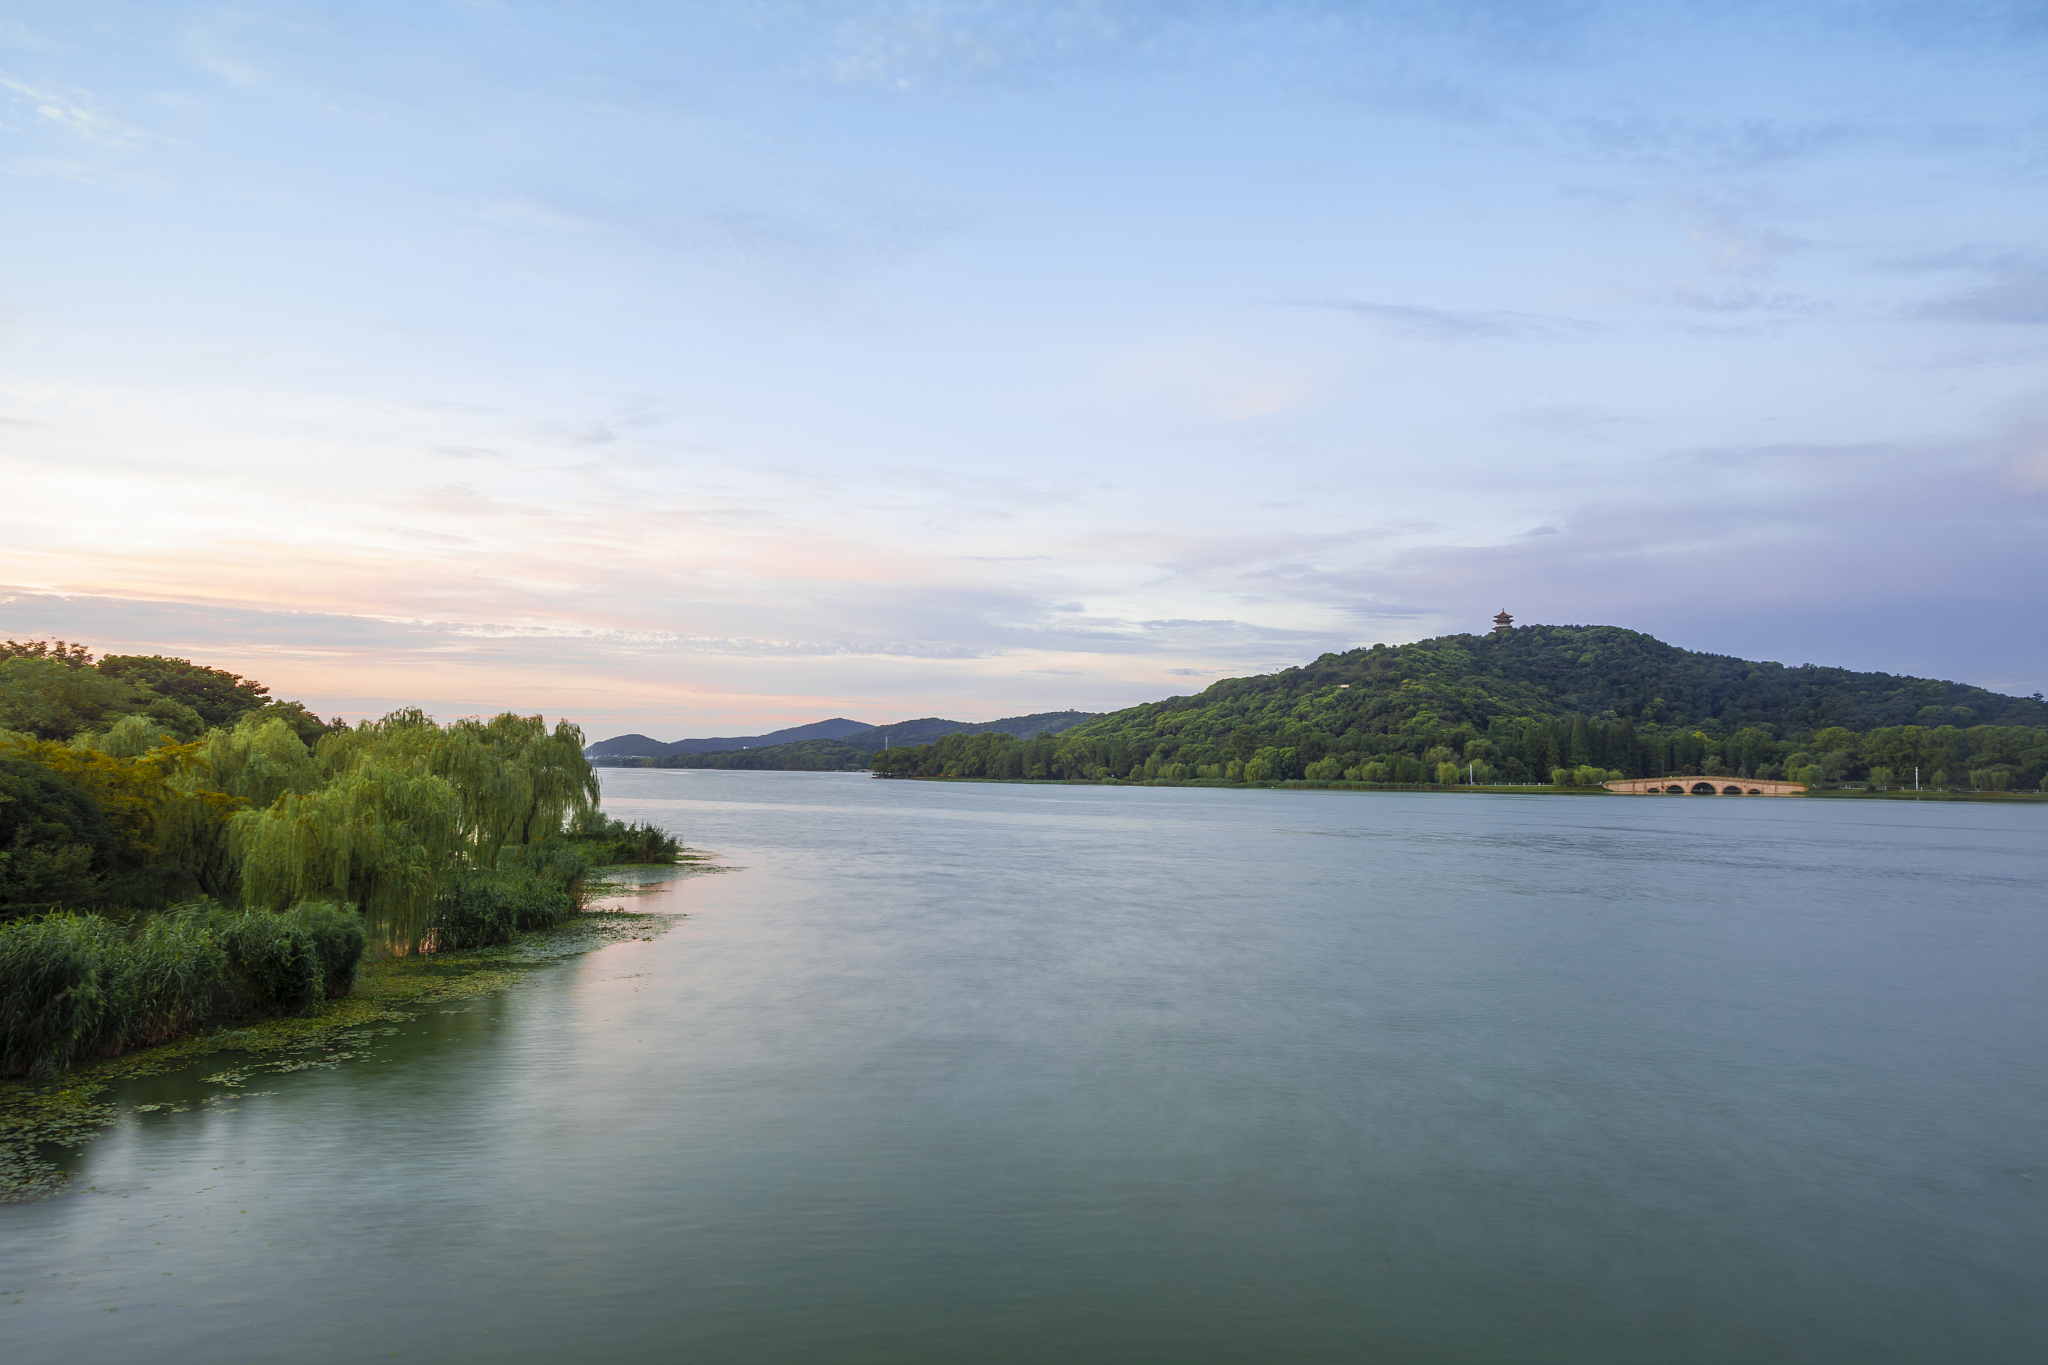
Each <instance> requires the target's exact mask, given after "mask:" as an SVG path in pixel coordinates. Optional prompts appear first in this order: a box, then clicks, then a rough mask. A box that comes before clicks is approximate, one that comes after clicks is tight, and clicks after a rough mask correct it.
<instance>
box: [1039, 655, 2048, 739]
mask: <svg viewBox="0 0 2048 1365" xmlns="http://www.w3.org/2000/svg"><path fill="white" fill-rule="evenodd" d="M1574 716H1586V717H1588V718H1594V719H1608V720H1628V721H1632V722H1634V723H1635V724H1636V725H1637V726H1654V727H1659V728H1666V727H1668V728H1683V729H1687V730H1701V731H1704V732H1706V733H1707V734H1709V735H1720V734H1729V733H1733V732H1734V731H1736V730H1738V729H1741V728H1743V727H1745V726H1768V727H1771V728H1772V729H1774V730H1776V731H1778V732H1779V733H1781V734H1782V735H1784V736H1786V737H1790V736H1793V735H1797V734H1800V733H1804V732H1807V731H1817V730H1822V729H1826V728H1829V727H1836V726H1838V727H1841V728H1843V729H1847V730H1856V731H1863V730H1871V729H1875V728H1878V727H1880V726H1892V725H1919V726H1929V727H1934V726H1943V725H1952V726H1956V727H1959V728H1968V727H1970V726H1973V725H2001V726H2013V725H2021V726H2038V725H2048V705H2044V704H2043V702H2042V700H2041V699H2040V697H2039V696H2038V695H2036V696H2034V697H2008V696H2003V695H2001V694H1999V693H1996V692H1988V691H1986V690H1985V689H1983V688H1981V687H1970V686H1967V685H1965V684H1963V683H1953V682H1937V681H1934V680H1932V679H1927V678H1904V677H1896V676H1894V675H1892V674H1889V673H1857V672H1853V671H1851V670H1849V669H1845V668H1825V667H1816V666H1814V665H1811V664H1800V665H1797V666H1793V667H1787V666H1786V665H1784V664H1779V663H1757V662H1754V661H1751V660H1748V659H1737V658H1733V657H1731V656H1729V655H1725V654H1700V653H1695V652H1693V651H1692V650H1689V649H1680V648H1679V647H1678V646H1676V645H1667V644H1665V643H1664V642H1663V641H1661V640H1657V639H1654V638H1652V637H1651V636H1648V635H1644V634H1642V633H1641V632H1640V631H1633V630H1624V629H1622V628H1621V627H1619V626H1520V627H1516V628H1514V629H1512V630H1509V631H1506V632H1503V633H1500V634H1489V635H1445V636H1440V637H1438V638H1437V639H1434V640H1421V641H1418V642H1416V643H1415V644H1410V645H1373V646H1371V647H1370V648H1364V649H1354V650H1350V651H1347V652H1346V653H1343V654H1325V655H1323V656H1322V657H1321V658H1320V659H1317V660H1316V661H1315V662H1314V663H1311V664H1305V665H1303V666H1301V667H1299V668H1288V669H1282V670H1281V671H1280V672H1278V673H1268V674H1264V675H1261V676H1259V677H1252V678H1228V679H1225V680H1224V681H1222V682H1219V683H1216V684H1214V685H1213V686H1211V687H1210V688H1208V689H1207V690H1206V691H1204V692H1201V693H1199V694H1197V695H1195V696H1191V697H1170V698H1168V699H1167V700H1165V701H1161V702H1153V703H1149V704H1146V705H1143V706H1134V707H1132V708H1130V709H1129V710H1125V711H1117V712H1113V713H1111V714H1109V715H1106V716H1103V717H1101V718H1100V719H1098V720H1096V721H1094V722H1091V723H1090V724H1088V725H1085V726H1082V727H1080V728H1079V729H1078V730H1077V731H1076V732H1075V733H1076V734H1078V735H1085V736H1103V737H1108V736H1112V735H1132V736H1135V735H1138V734H1143V733H1149V732H1152V731H1155V730H1161V729H1166V728H1171V729H1173V730H1176V731H1179V732H1181V733H1184V734H1194V733H1201V734H1202V735H1204V736H1205V737H1207V736H1209V735H1220V736H1227V735H1228V734H1229V733H1230V732H1231V731H1233V730H1236V729H1238V728H1239V727H1247V726H1248V727H1250V728H1251V729H1253V730H1254V731H1259V732H1274V731H1278V730H1280V729H1283V728H1289V727H1295V728H1301V727H1306V728H1309V729H1313V730H1318V731H1321V732H1324V733H1327V734H1333V735H1342V734H1347V733H1353V732H1357V733H1363V734H1382V735H1400V734H1414V735H1422V734H1426V733H1430V732H1437V731H1445V730H1450V729H1454V728H1457V727H1459V726H1469V727H1470V728H1471V729H1473V730H1475V731H1483V730H1485V729H1487V727H1488V726H1489V725H1490V724H1491V723H1492V722H1493V721H1494V720H1495V719H1497V718H1517V719H1568V718H1571V717H1574ZM1269 742H1270V741H1269Z"/></svg>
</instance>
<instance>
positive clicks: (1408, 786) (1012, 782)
mask: <svg viewBox="0 0 2048 1365" xmlns="http://www.w3.org/2000/svg"><path fill="white" fill-rule="evenodd" d="M686 771H687V770H686ZM728 771H733V770H728ZM740 771H744V770H740ZM877 778H878V779H879V780H881V781H885V782H987V783H1001V784H1003V785H1005V786H1014V787H1209V788H1214V789H1217V790H1222V791H1352V792H1412V793H1421V794H1430V793H1437V794H1443V795H1451V794H1464V795H1468V796H1627V797H1635V796H1639V795H1645V793H1638V792H1616V791H1609V790H1608V789H1607V788H1605V787H1553V786H1550V785H1548V784H1536V783H1530V784H1525V785H1519V786H1516V785H1506V784H1500V783H1492V784H1481V785H1479V786H1468V785H1466V784H1463V783H1460V784H1458V785H1455V786H1445V785H1439V784H1437V783H1434V782H1410V783H1395V782H1344V781H1329V782H1311V781H1307V780H1304V779H1289V780H1284V781H1276V782H1231V781H1228V780H1225V779H1221V778H1204V777H1194V778H1181V779H1173V778H1164V777H1156V778H1151V779H1144V778H1140V779H1137V780H1132V779H1129V778H1121V777H1110V778H1102V779H1100V780H1097V779H1094V778H1087V777H938V776H934V777H881V775H880V774H877ZM1651 794H1654V793H1651ZM1685 795H1687V796H1691V795H1692V793H1689V792H1688V793H1686V794H1685ZM1716 795H1717V796H1718V795H1720V794H1719V793H1717V794H1716ZM1802 797H1809V798H1815V799H1820V800H1829V801H1841V800H1852V801H1983V802H2004V803H2007V804H2020V805H2027V804H2036V805H2038V804H2042V803H2048V792H1957V791H1939V792H1937V791H1918V792H1915V791H1851V790H1845V789H1839V788H1837V789H1829V790H1823V791H1809V792H1801V793H1797V794H1795V795H1790V796H1781V797H1770V798H1765V799H1769V800H1774V801H1785V800H1796V799H1800V798H1802ZM1660 799H1662V800H1670V799H1671V798H1670V796H1669V795H1664V796H1662V797H1661V798H1660ZM1722 799H1726V798H1725V797H1722Z"/></svg>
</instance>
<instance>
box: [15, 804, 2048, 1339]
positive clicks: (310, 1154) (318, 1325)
mask: <svg viewBox="0 0 2048 1365" xmlns="http://www.w3.org/2000/svg"><path fill="white" fill-rule="evenodd" d="M604 785H605V793H606V797H605V800H606V807H607V809H608V810H610V811H611V812H613V813H614V814H618V815H621V816H624V817H626V818H628V819H651V820H654V821H656V822H658V823H660V824H663V825H665V826H667V827H668V828H670V829H672V830H674V831H676V832H677V833H679V834H680V835H681V836H682V837H683V838H684V839H685V840H686V841H687V842H688V843H689V844H690V845H691V846H693V847H695V848H701V849H710V850H715V851H716V852H717V853H718V854H719V855H720V856H721V859H722V861H724V862H725V863H727V864H730V865H732V866H733V867H735V868H737V869H740V870H736V871H732V872H728V873H724V874H719V875H705V876H697V877H692V878H689V879H686V880H684V881H681V882H679V883H676V884H675V885H674V887H673V889H671V890H668V891H666V892H664V893H661V894H659V895H656V896H653V897H650V898H648V899H646V900H644V901H642V902H640V903H639V904H640V907H641V908H645V909H650V910H659V911H663V912H669V913H675V914H678V915H686V916H687V918H684V919H682V920H680V921H679V922H678V923H677V924H676V926H675V927H674V928H673V929H672V930H671V931H670V932H668V933H667V934H665V935H663V936H661V937H658V938H655V939H653V940H652V941H646V942H629V943H623V944H618V945H615V946H612V947H609V948H605V949H603V950H601V951H598V952H595V953H591V954H589V955H586V956H584V957H580V958H576V959H573V960H570V961H567V962H563V963H558V964H555V965H552V966H547V967H539V968H535V969H534V970H533V974H532V977H531V979H530V981H529V982H528V984H527V985H526V986H525V987H524V988H522V989H517V990H513V991H511V992H508V993H505V994H502V995H498V996H494V997H490V998H488V999H486V1000H484V1001H482V1002H470V1003H465V1004H464V1005H462V1006H460V1007H456V1008H453V1009H451V1010H450V1012H448V1013H437V1012H429V1013H427V1014H425V1015H423V1016H422V1017H421V1018H420V1019H418V1020H417V1021H415V1022H413V1023H409V1024H405V1025H401V1026H399V1027H398V1028H397V1030H396V1032H394V1033H392V1034H391V1035H389V1036H386V1037H382V1038H380V1039H378V1040H377V1042H376V1045H375V1047H374V1048H373V1049H372V1051H371V1053H370V1055H368V1056H366V1057H364V1058H362V1059H361V1060H358V1061H355V1062H351V1063H349V1064H347V1065H344V1066H342V1067H340V1068H338V1069H335V1070H331V1071H307V1072H302V1073H299V1074H295V1075H285V1076H274V1077H265V1078H263V1081H262V1086H261V1088H262V1089H265V1090H268V1091H273V1092H275V1093H272V1094H268V1095H262V1096H253V1097H250V1098H247V1099H245V1100H242V1101H240V1102H239V1103H238V1104H234V1105H232V1106H216V1107H214V1108H213V1109H209V1110H204V1111H195V1112H190V1113H182V1114H150V1115H145V1116H143V1117H142V1118H140V1119H136V1120H132V1121H130V1122H127V1123H125V1124H124V1125H123V1126H121V1127H120V1128H118V1129H117V1130H115V1131H113V1132H111V1133H110V1134H108V1135H107V1136H106V1137H104V1138H103V1139H101V1140H100V1141H98V1142H97V1143H95V1144H93V1145H92V1146H90V1147H89V1148H87V1149H85V1151H84V1152H83V1154H82V1155H81V1156H79V1157H78V1158H77V1159H76V1161H75V1163H74V1167H75V1169H76V1170H77V1171H78V1172H79V1174H78V1177H77V1181H78V1183H79V1184H80V1185H81V1186H90V1187H91V1192H87V1193H76V1194H70V1195H66V1196H63V1197H59V1198H57V1199H53V1200H49V1201H47V1202H44V1203H40V1204H33V1205H23V1206H15V1207H9V1208H4V1209H0V1334H4V1335H0V1341H4V1346H5V1351H4V1354H5V1357H6V1359H7V1360H8V1361H9V1362H10V1365H30V1362H43V1361H52V1362H54V1361H66V1362H76V1361H92V1362H97V1363H105V1362H126V1361H144V1360H150V1361H154V1360H158V1359H162V1358H165V1357H166V1355H167V1354H168V1358H171V1359H177V1360H203V1361H208V1362H216V1361H218V1362H231V1361H252V1362H253V1361H262V1362H276V1361H281V1360H289V1361H292V1362H295V1365H304V1363H305V1362H327V1361H337V1362H339V1361H368V1360H386V1359H392V1358H398V1359H410V1360H420V1361H435V1362H446V1361H511V1362H526V1361H534V1362H539V1361H551V1362H552V1361H571V1360H588V1361H603V1362H640V1361H650V1362H651V1361H662V1362H670V1361H678V1360H685V1361H692V1362H724V1361H734V1362H742V1361H744V1362H755V1361H762V1362H769V1361H774V1362H781V1361H787V1362H832V1363H833V1365H843V1363H845V1362H884V1361H887V1362H947V1363H948V1365H959V1362H970V1361H971V1362H1009V1361H1061V1362H1096V1361H1100V1362H1120V1363H1121V1365H1131V1363H1132V1362H1154V1361H1157V1362H1207V1361H1218V1362H1221V1361H1251V1360H1259V1361H1288V1362H1297V1361H1359V1362H1379V1361H1384V1362H1390V1363H1392V1362H1400V1363H1401V1365H1410V1363H1419V1362H1474V1363H1475V1365H1477V1363H1478V1362H1489V1363H1491V1362H1521V1361H1543V1362H1559V1363H1560V1365H1562V1363H1564V1362H1572V1363H1573V1365H1585V1363H1586V1362H1610V1361H1611V1362H1622V1361H1628V1362H1646V1363H1654V1365H1670V1363H1672V1362H1702V1363H1704V1362H1715V1363H1716V1365H1725V1363H1726V1362H1730V1361H1742V1362H1747V1363H1750V1365H1754V1362H1777V1361H1783V1362H1801V1363H1802V1365H1812V1363H1813V1362H1828V1361H1840V1362H1854V1363H1855V1365H1877V1363H1879V1362H1894V1361H1897V1362H1905V1361H1972V1362H2006V1361H2011V1362H2027V1363H2028V1365H2033V1363H2034V1362H2038V1361H2040V1360H2041V1359H2043V1358H2044V1356H2048V991H2044V983H2048V891H2044V888H2048V809H2044V808H2041V807H2003V806H1995V805H1970V804H1942V803H1906V802H1880V801H1827V800H1798V799H1770V798H1741V799H1736V798H1725V797H1717V798H1711V799H1710V798H1705V797H1700V798H1684V799H1679V798H1656V799H1651V798H1623V797H1586V798H1568V797H1561V796H1477V795H1474V796H1458V795H1449V794H1436V795H1427V794H1394V793H1349V792H1309V791H1251V790H1240V791H1229V790H1200V789H1172V788H1101V787H1064V786H1057V787H1034V786H1021V785H996V784H962V785H946V784H934V783H913V782H878V781H874V780H872V779H870V778H867V777H865V776H861V775H845V774H809V773H748V772H673V771H672V772H641V771H620V770H609V771H606V772H605V773H604ZM222 1065H223V1063H221V1062H220V1061H218V1060H217V1059H216V1060H214V1061H212V1062H209V1063H208V1064H206V1065H204V1066H202V1067H200V1068H197V1069H195V1070H194V1071H193V1072H191V1073H189V1074H185V1075H181V1076H177V1077H169V1078H156V1079H152V1080H148V1081H142V1082H135V1083H132V1084H131V1085H130V1086H128V1087H127V1089H126V1091H124V1092H123V1093H124V1097H125V1098H126V1099H127V1100H128V1101H129V1102H131V1103H132V1102H136V1101H138V1100H141V1099H153V1100H161V1099H164V1098H166V1097H175V1096H186V1097H189V1096H193V1095H197V1094H202V1093H213V1092H214V1091H216V1090H217V1089H218V1087H209V1086H208V1085H207V1084H206V1083H205V1082H203V1081H201V1080H200V1079H199V1077H200V1076H201V1075H202V1074H205V1073H211V1072H215V1071H218V1070H220V1069H221V1066H222Z"/></svg>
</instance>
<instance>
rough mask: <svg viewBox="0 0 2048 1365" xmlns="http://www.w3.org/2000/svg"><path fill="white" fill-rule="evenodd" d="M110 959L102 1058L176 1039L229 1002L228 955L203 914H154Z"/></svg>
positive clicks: (99, 1046) (98, 1042) (99, 1047)
mask: <svg viewBox="0 0 2048 1365" xmlns="http://www.w3.org/2000/svg"><path fill="white" fill-rule="evenodd" d="M110 957H112V958H113V960H114V970H113V973H112V976H113V982H112V987H111V989H109V990H108V992H107V1010H106V1017H105V1018H104V1019H103V1020H102V1021H101V1023H100V1026H99V1028H98V1029H97V1031H96V1032H95V1035H94V1039H93V1044H94V1046H93V1051H94V1052H95V1053H97V1054H98V1055H100V1056H107V1057H111V1056H114V1055H115V1054H117V1053H119V1052H120V1051H121V1050H122V1049H123V1048H128V1047H147V1046H148V1045H150V1044H151V1043H161V1042H165V1041H166V1040H168V1039H171V1038H175V1037H177V1036H178V1035H179V1034H181V1033H184V1032H186V1031H188V1030H190V1029H192V1028H195V1027H197V1026H198V1025H199V1024H201V1023H203V1022H205V1021H206V1020H207V1019H208V1018H209V1017H211V1016H212V1015H214V1014H217V1013H219V1012H220V1010H221V1008H222V1005H223V1004H224V1001H225V995H226V990H227V983H228V979H229V975H228V961H227V953H226V952H225V951H224V950H223V949H222V947H221V943H220V939H219V938H218V937H216V936H215V934H214V933H213V928H212V926H211V925H209V924H208V923H207V922H206V919H205V917H204V916H203V915H159V916H155V917H152V918H151V919H149V920H148V921H146V922H145V923H144V924H143V926H142V927H141V929H139V930H137V931H136V932H135V934H134V935H133V936H132V937H130V938H129V939H128V941H127V942H126V943H123V944H120V945H118V947H114V948H113V951H112V952H111V953H110Z"/></svg>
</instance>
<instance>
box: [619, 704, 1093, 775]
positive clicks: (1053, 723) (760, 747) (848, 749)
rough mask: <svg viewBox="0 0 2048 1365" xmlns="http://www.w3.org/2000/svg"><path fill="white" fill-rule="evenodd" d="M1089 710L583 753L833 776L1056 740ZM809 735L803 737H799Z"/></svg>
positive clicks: (646, 762)
mask: <svg viewBox="0 0 2048 1365" xmlns="http://www.w3.org/2000/svg"><path fill="white" fill-rule="evenodd" d="M1095 714H1096V713H1095V712H1092V711H1041V712H1039V713H1037V714H1036V715H1030V716H1008V717H1005V718H1004V719H1002V720H984V721H960V720H941V719H939V718H938V717H936V716H930V717H926V718H924V719H922V720H904V721H898V722H896V723H895V724H894V725H868V726H861V727H860V728H859V729H858V730H855V731H849V732H842V733H841V734H839V735H837V736H830V735H820V734H817V733H816V730H817V727H816V726H798V727H796V728H795V729H794V730H781V731H777V732H776V735H764V736H762V737H761V738H762V739H764V740H765V739H775V738H776V736H777V735H787V736H795V738H794V739H791V740H785V741H783V742H780V743H773V744H761V743H750V744H748V745H747V746H746V747H744V748H738V747H736V746H735V747H730V748H727V749H724V750H704V749H678V748H676V747H675V746H673V745H669V746H662V752H659V753H650V752H647V751H646V750H644V749H640V750H633V749H627V750H613V751H611V752H604V753H600V752H599V751H600V750H602V749H605V748H606V746H609V745H614V744H624V743H626V742H627V741H629V740H636V739H637V740H645V742H646V743H648V744H652V743H653V741H652V740H646V738H645V736H641V735H621V736H620V737H619V738H618V739H616V740H606V741H605V743H604V744H602V745H598V744H593V745H592V746H591V747H590V748H589V750H587V752H588V753H589V754H590V757H591V759H592V761H593V762H595V763H597V764H598V765H599V766H603V767H641V768H752V769H762V770H769V771H783V772H838V771H841V770H856V771H857V770H861V769H865V768H866V767H867V766H868V764H869V761H870V759H871V757H872V755H873V754H874V753H875V752H876V751H877V750H879V749H884V748H893V747H896V746H899V745H907V744H927V743H930V742H931V741H932V740H935V739H939V738H941V737H943V736H946V735H958V734H969V735H979V734H988V733H992V732H993V733H1000V734H1006V735H1015V736H1017V737H1019V738H1021V739H1030V738H1032V737H1034V736H1037V735H1041V734H1051V735H1057V734H1060V733H1062V732H1064V731H1067V730H1071V729H1073V728H1074V727H1075V726H1076V725H1080V724H1082V723H1083V722H1084V721H1089V720H1093V719H1094V718H1095ZM820 723H821V724H824V725H833V724H840V725H854V724H857V722H854V721H836V722H835V721H823V722H820ZM803 731H810V732H812V733H811V734H810V735H809V736H805V735H804V734H802V733H801V732H803ZM710 742H712V741H707V740H684V741H682V743H684V744H705V743H710ZM718 742H719V743H724V742H725V741H718Z"/></svg>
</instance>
